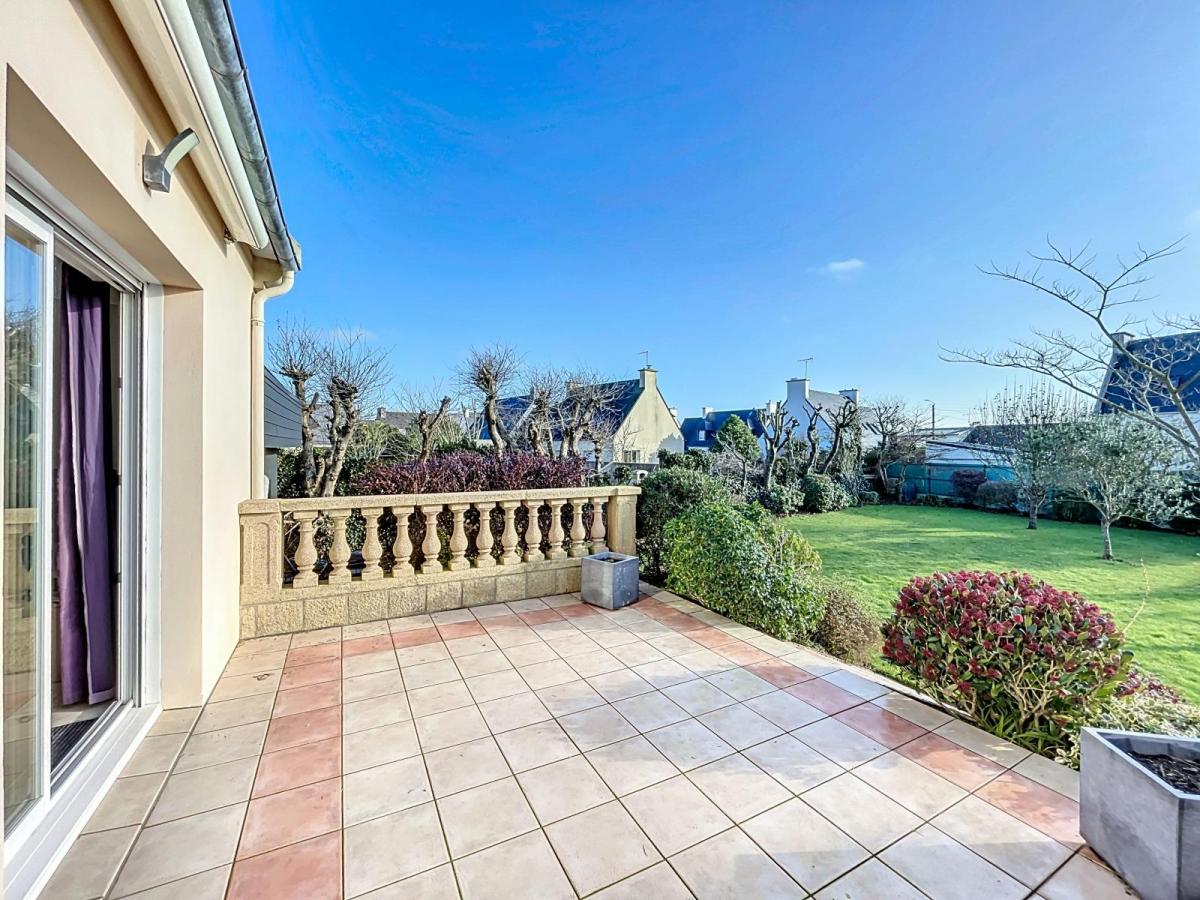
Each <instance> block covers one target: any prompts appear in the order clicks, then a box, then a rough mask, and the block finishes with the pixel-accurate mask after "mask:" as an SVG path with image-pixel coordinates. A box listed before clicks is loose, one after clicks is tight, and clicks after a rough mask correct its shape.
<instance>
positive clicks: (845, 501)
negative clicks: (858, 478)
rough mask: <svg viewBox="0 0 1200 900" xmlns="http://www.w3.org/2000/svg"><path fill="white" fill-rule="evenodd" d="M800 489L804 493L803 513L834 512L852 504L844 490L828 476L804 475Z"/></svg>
mask: <svg viewBox="0 0 1200 900" xmlns="http://www.w3.org/2000/svg"><path fill="white" fill-rule="evenodd" d="M800 487H801V489H802V490H803V491H804V511H805V512H810V513H827V512H834V511H835V510H839V509H845V508H846V507H848V506H851V505H853V502H854V501H853V499H852V498H851V497H850V495H849V494H847V493H846V490H845V489H844V488H843V487H842V486H841V485H840V484H837V483H836V482H835V481H834V480H833V479H832V478H830V477H829V476H828V475H805V476H804V479H803V480H802V481H801V482H800Z"/></svg>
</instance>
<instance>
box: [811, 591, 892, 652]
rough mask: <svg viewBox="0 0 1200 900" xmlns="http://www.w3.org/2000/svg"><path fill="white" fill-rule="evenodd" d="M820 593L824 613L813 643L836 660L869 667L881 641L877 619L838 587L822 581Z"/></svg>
mask: <svg viewBox="0 0 1200 900" xmlns="http://www.w3.org/2000/svg"><path fill="white" fill-rule="evenodd" d="M820 591H821V594H822V595H823V596H824V598H825V612H824V614H823V615H822V616H821V621H820V622H818V623H817V627H816V628H815V629H814V630H813V635H812V638H813V640H814V641H816V643H817V644H819V645H820V646H821V647H824V648H825V649H826V650H828V651H829V652H830V653H832V654H833V655H834V656H836V657H837V658H838V659H844V660H845V661H846V662H848V663H852V664H853V665H856V666H866V665H868V664H869V663H870V662H871V660H872V658H873V657H874V656H875V653H876V652H877V651H878V650H879V647H880V644H881V643H882V642H883V637H882V633H881V632H880V628H879V626H880V622H879V618H878V616H876V615H875V614H874V613H872V612H871V611H870V610H868V609H867V608H866V607H865V606H863V605H862V604H861V603H859V602H858V600H857V599H856V598H855V597H854V595H853V594H851V593H850V592H849V591H847V590H846V589H845V588H844V587H842V586H840V585H837V584H833V583H831V582H828V581H824V582H822V583H821V585H820Z"/></svg>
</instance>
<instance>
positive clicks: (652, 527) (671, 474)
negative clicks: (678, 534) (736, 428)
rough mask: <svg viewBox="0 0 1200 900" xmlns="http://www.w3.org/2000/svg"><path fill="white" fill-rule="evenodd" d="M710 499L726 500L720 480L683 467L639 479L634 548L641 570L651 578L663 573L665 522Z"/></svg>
mask: <svg viewBox="0 0 1200 900" xmlns="http://www.w3.org/2000/svg"><path fill="white" fill-rule="evenodd" d="M710 500H722V501H728V500H729V491H728V490H727V489H726V488H725V485H724V483H723V482H721V481H718V480H717V479H716V478H713V477H712V476H711V475H708V474H707V473H705V472H701V471H698V470H696V469H692V468H687V467H684V466H673V467H671V468H666V469H661V468H660V469H657V470H655V471H654V472H652V473H651V474H650V475H648V476H647V477H646V479H645V480H644V481H642V495H641V496H640V497H638V505H637V550H638V555H639V556H640V557H641V560H642V570H643V572H645V574H647V575H649V576H651V577H652V578H655V577H660V576H661V575H662V573H663V568H664V566H663V552H664V551H665V549H666V538H665V534H664V532H665V529H666V527H667V523H668V522H670V521H671V520H672V519H673V518H675V517H676V516H678V515H680V514H681V513H683V512H685V511H686V510H688V509H691V508H692V507H694V506H696V505H698V504H700V503H704V502H706V501H710Z"/></svg>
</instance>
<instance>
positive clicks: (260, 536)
mask: <svg viewBox="0 0 1200 900" xmlns="http://www.w3.org/2000/svg"><path fill="white" fill-rule="evenodd" d="M239 513H240V514H239V519H240V523H241V545H242V547H241V550H242V565H241V591H240V593H241V605H242V607H243V608H245V607H250V606H254V605H256V604H259V603H270V602H272V601H275V600H278V599H279V597H278V595H279V591H280V589H281V587H282V586H283V521H282V514H281V513H280V511H279V505H278V504H276V503H272V502H271V501H262V500H259V501H254V502H252V503H244V504H242V508H241V510H240V511H239Z"/></svg>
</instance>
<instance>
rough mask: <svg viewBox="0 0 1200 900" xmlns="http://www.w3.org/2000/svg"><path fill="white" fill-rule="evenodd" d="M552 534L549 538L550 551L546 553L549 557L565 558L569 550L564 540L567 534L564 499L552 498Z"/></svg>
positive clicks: (550, 503)
mask: <svg viewBox="0 0 1200 900" xmlns="http://www.w3.org/2000/svg"><path fill="white" fill-rule="evenodd" d="M549 506H550V534H549V535H548V536H547V539H548V540H549V541H550V552H549V553H547V554H546V557H547V558H548V559H564V558H565V557H566V555H567V551H566V550H564V549H563V540H564V539H565V538H566V535H564V534H563V527H562V508H563V501H562V500H550V501H549Z"/></svg>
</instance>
